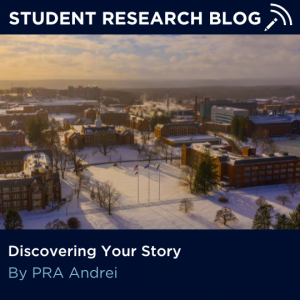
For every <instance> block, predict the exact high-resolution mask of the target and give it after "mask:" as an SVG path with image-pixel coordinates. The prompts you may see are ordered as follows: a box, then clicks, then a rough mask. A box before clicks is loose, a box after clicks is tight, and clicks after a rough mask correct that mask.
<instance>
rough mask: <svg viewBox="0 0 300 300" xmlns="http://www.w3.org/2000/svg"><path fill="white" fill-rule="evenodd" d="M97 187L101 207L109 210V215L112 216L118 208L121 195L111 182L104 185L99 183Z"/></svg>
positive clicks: (97, 196)
mask: <svg viewBox="0 0 300 300" xmlns="http://www.w3.org/2000/svg"><path fill="white" fill-rule="evenodd" d="M96 187H97V191H96V199H97V201H98V202H99V205H100V206H101V207H103V208H104V209H105V210H107V211H108V214H109V215H111V214H112V213H111V211H112V210H113V208H114V207H115V206H116V204H117V202H118V200H119V198H120V196H121V194H120V193H119V192H118V191H117V189H116V188H115V187H114V186H113V183H112V182H111V181H106V182H103V183H99V182H98V183H97V185H96Z"/></svg>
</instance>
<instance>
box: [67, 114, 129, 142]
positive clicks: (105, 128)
mask: <svg viewBox="0 0 300 300" xmlns="http://www.w3.org/2000/svg"><path fill="white" fill-rule="evenodd" d="M78 127H80V128H81V129H80V130H79V129H78ZM71 128H72V130H70V131H68V132H66V133H65V142H66V146H67V147H68V148H72V147H78V148H83V147H93V146H95V145H97V144H99V143H100V140H101V139H102V140H103V139H104V138H105V139H107V143H108V144H111V143H113V144H118V145H133V144H134V134H133V132H132V131H131V130H128V129H127V130H126V129H118V130H116V128H115V126H113V125H103V124H102V120H101V115H100V113H99V112H97V114H96V121H95V125H82V126H71Z"/></svg>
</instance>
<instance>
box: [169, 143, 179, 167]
mask: <svg viewBox="0 0 300 300" xmlns="http://www.w3.org/2000/svg"><path fill="white" fill-rule="evenodd" d="M169 157H170V161H171V164H172V163H173V159H175V158H176V157H177V151H176V148H173V147H169ZM179 167H180V164H179Z"/></svg>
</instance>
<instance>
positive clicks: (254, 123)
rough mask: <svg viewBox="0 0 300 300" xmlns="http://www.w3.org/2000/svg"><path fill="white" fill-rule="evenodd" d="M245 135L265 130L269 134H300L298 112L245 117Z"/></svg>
mask: <svg viewBox="0 0 300 300" xmlns="http://www.w3.org/2000/svg"><path fill="white" fill-rule="evenodd" d="M246 126H247V135H248V136H249V137H251V136H252V135H253V133H254V132H255V131H257V130H267V131H268V133H269V136H283V135H286V134H288V135H289V134H300V114H274V115H256V116H249V117H247V125H246Z"/></svg>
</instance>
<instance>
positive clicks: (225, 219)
mask: <svg viewBox="0 0 300 300" xmlns="http://www.w3.org/2000/svg"><path fill="white" fill-rule="evenodd" d="M238 221H239V220H238V218H237V217H236V216H235V215H234V213H233V212H232V210H231V209H230V208H229V207H227V206H224V207H223V208H222V209H220V210H218V211H217V213H216V217H215V222H216V223H220V224H222V225H225V226H226V225H228V224H232V223H237V222H238Z"/></svg>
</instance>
